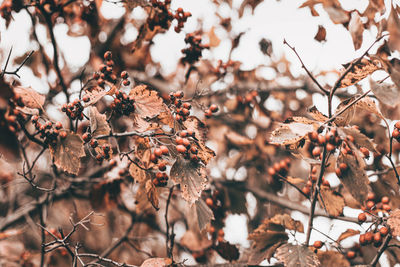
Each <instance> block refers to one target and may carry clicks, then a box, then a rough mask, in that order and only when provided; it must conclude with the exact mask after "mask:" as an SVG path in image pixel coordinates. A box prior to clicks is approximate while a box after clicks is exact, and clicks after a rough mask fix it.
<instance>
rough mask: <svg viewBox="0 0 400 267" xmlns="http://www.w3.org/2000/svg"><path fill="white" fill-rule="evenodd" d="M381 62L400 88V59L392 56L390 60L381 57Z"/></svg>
mask: <svg viewBox="0 0 400 267" xmlns="http://www.w3.org/2000/svg"><path fill="white" fill-rule="evenodd" d="M381 62H382V64H383V66H384V68H385V70H386V71H387V72H388V73H389V75H390V78H391V79H392V81H393V82H394V84H395V85H396V86H397V89H398V90H400V59H397V58H392V59H391V60H390V61H389V60H386V59H381Z"/></svg>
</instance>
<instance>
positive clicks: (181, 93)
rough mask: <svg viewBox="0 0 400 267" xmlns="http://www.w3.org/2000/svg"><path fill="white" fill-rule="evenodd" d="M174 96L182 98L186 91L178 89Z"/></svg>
mask: <svg viewBox="0 0 400 267" xmlns="http://www.w3.org/2000/svg"><path fill="white" fill-rule="evenodd" d="M174 96H175V97H176V98H182V97H183V96H184V93H183V92H182V91H177V92H175V93H174Z"/></svg>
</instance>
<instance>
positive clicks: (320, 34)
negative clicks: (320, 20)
mask: <svg viewBox="0 0 400 267" xmlns="http://www.w3.org/2000/svg"><path fill="white" fill-rule="evenodd" d="M314 39H315V40H317V41H318V42H322V41H326V30H325V28H324V26H322V25H318V32H317V34H316V35H315V37H314Z"/></svg>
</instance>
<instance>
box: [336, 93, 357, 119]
mask: <svg viewBox="0 0 400 267" xmlns="http://www.w3.org/2000/svg"><path fill="white" fill-rule="evenodd" d="M354 99H355V96H353V97H350V98H348V99H346V100H343V101H342V102H341V103H340V104H339V105H338V106H337V108H336V111H335V114H336V113H339V112H340V111H341V110H343V109H344V108H346V106H347V105H348V104H349V103H350V102H352V101H353V100H354ZM355 112H356V108H355V105H352V106H351V107H349V108H348V109H347V110H346V111H345V112H343V113H342V114H340V115H339V116H337V117H336V118H335V124H336V125H338V126H346V125H348V124H349V123H350V122H351V121H352V120H353V117H354V114H355Z"/></svg>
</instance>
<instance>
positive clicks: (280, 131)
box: [270, 117, 319, 145]
mask: <svg viewBox="0 0 400 267" xmlns="http://www.w3.org/2000/svg"><path fill="white" fill-rule="evenodd" d="M287 122H288V123H284V124H281V125H280V126H279V127H278V128H277V129H275V130H274V131H273V132H272V133H271V137H270V143H272V144H280V145H289V144H295V143H297V142H299V141H300V140H301V139H303V138H304V137H305V136H306V135H307V134H308V133H310V132H312V131H315V130H317V129H318V127H319V123H318V122H317V121H314V120H310V119H307V118H304V117H293V118H291V119H290V120H287Z"/></svg>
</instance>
